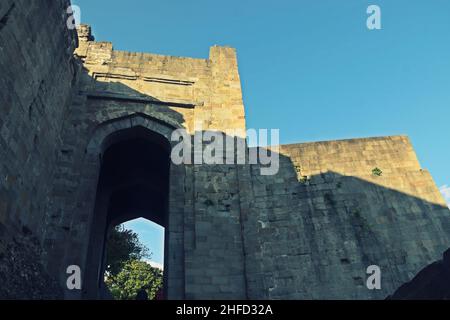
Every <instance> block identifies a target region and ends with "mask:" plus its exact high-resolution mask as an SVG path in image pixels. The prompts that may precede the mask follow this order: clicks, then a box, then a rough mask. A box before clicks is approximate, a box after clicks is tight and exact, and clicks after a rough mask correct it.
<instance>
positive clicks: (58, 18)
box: [0, 0, 450, 299]
mask: <svg viewBox="0 0 450 320" xmlns="http://www.w3.org/2000/svg"><path fill="white" fill-rule="evenodd" d="M68 6H69V2H68V1H66V0H54V1H43V2H39V4H38V2H30V1H25V0H16V1H13V0H4V1H2V2H1V5H0V20H1V21H3V22H2V24H0V74H1V75H2V76H1V78H0V92H1V93H2V94H1V95H0V108H1V117H0V154H1V157H0V178H1V179H0V239H1V241H0V258H1V263H0V279H1V281H2V283H4V285H3V286H2V288H1V289H0V297H6V298H53V299H62V298H65V299H83V298H95V299H100V298H102V288H101V286H102V279H101V277H102V268H103V267H104V266H103V259H104V253H103V252H104V240H105V230H106V228H107V226H109V225H111V224H117V223H121V222H124V221H127V220H130V219H133V218H136V217H144V218H147V219H150V220H152V221H154V222H156V223H158V224H160V225H162V226H164V227H165V228H166V241H165V246H166V247H165V267H164V276H165V294H166V295H167V298H168V299H384V298H385V297H386V296H388V295H389V294H391V293H393V292H394V291H395V290H396V289H397V288H398V287H399V286H400V285H402V284H403V283H405V282H407V281H409V280H411V279H412V277H413V276H414V275H415V274H416V273H417V272H418V271H419V270H421V269H422V268H423V267H425V266H426V265H428V264H429V263H431V262H432V261H434V260H438V259H440V257H441V256H442V253H443V252H444V251H445V250H446V249H447V248H448V247H449V240H450V239H449V235H450V215H449V214H450V212H449V209H448V207H447V205H446V203H445V201H444V199H443V198H442V196H441V194H440V192H439V190H438V188H437V187H436V185H435V183H434V181H433V179H432V177H431V175H430V174H429V173H428V171H426V170H424V169H423V168H421V166H420V164H419V162H418V160H417V157H416V154H415V152H414V150H413V147H412V145H411V143H410V141H409V139H408V137H406V136H391V137H377V138H364V139H352V140H341V141H327V142H313V143H300V144H291V145H281V146H280V147H279V159H280V167H279V170H278V173H277V174H275V175H261V174H260V169H261V168H260V165H258V164H224V165H210V164H181V165H174V164H172V163H171V161H170V159H169V155H170V150H171V148H172V147H173V145H174V142H173V141H171V135H172V133H173V132H174V130H177V129H185V130H186V131H187V132H188V133H189V134H190V135H191V136H194V135H195V123H196V122H202V123H203V126H204V130H205V131H211V132H225V131H226V130H230V129H233V130H237V132H245V130H246V125H245V110H244V104H243V100H242V93H241V83H240V78H239V73H238V66H237V57H236V52H235V50H234V49H232V48H228V47H220V46H214V47H211V49H210V55H209V58H208V59H194V58H183V57H168V56H161V55H155V54H149V53H132V52H124V51H117V50H114V49H113V45H112V43H109V42H97V41H95V40H94V38H93V37H92V34H91V29H90V27H89V26H86V25H83V26H81V27H80V28H79V29H78V30H77V31H75V30H69V29H68V28H67V26H66V16H65V13H66V8H67V7H68ZM5 17H7V19H6V18H5ZM234 138H236V139H243V138H245V137H243V136H237V137H233V139H234ZM247 152H249V151H248V149H247ZM376 168H378V169H379V170H380V171H382V174H374V173H373V170H374V169H376ZM372 264H376V265H378V266H379V267H380V268H381V270H382V272H383V273H382V277H383V282H382V287H381V289H380V290H368V289H367V287H366V286H365V278H366V276H367V275H366V268H367V267H368V266H370V265H372ZM69 265H79V266H80V267H81V270H82V273H83V288H82V290H68V289H67V287H66V286H65V283H66V278H67V274H66V268H67V266H69Z"/></svg>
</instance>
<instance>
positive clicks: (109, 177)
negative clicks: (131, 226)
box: [85, 128, 170, 299]
mask: <svg viewBox="0 0 450 320" xmlns="http://www.w3.org/2000/svg"><path fill="white" fill-rule="evenodd" d="M103 145H104V147H103V150H104V152H103V154H102V155H101V169H100V175H99V180H98V186H97V194H96V204H95V211H94V218H93V222H92V227H91V230H92V231H91V237H90V244H89V253H88V263H87V270H86V279H85V283H86V287H87V292H86V293H87V297H88V298H96V299H97V298H100V299H101V298H105V297H107V296H108V292H107V290H106V287H105V285H104V281H103V280H104V279H103V277H104V271H105V267H106V266H105V263H106V256H105V254H106V238H107V232H108V230H109V229H110V228H112V227H114V226H116V225H119V224H122V223H124V222H126V221H130V220H133V219H136V218H145V219H147V220H150V221H152V222H154V223H157V224H159V225H160V226H162V227H164V228H165V230H166V233H165V238H166V239H165V241H164V243H165V245H164V255H167V254H168V253H167V251H168V250H167V248H168V237H167V227H168V220H169V219H168V202H169V169H170V159H169V155H170V149H169V145H168V142H167V141H166V140H165V139H164V138H162V137H161V136H159V135H158V134H155V133H153V132H151V131H150V130H148V129H144V128H131V129H126V130H121V131H118V132H116V133H114V134H112V135H110V136H109V137H107V138H106V139H105V141H104V143H103ZM164 260H165V261H167V260H166V259H164ZM166 263H167V262H166ZM166 285H167V281H166V274H164V286H166ZM164 291H165V290H164Z"/></svg>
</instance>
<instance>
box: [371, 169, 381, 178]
mask: <svg viewBox="0 0 450 320" xmlns="http://www.w3.org/2000/svg"><path fill="white" fill-rule="evenodd" d="M372 174H373V175H374V176H377V177H381V175H382V174H383V171H381V169H380V168H374V169H373V170H372Z"/></svg>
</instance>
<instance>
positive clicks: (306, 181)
mask: <svg viewBox="0 0 450 320" xmlns="http://www.w3.org/2000/svg"><path fill="white" fill-rule="evenodd" d="M299 181H300V183H303V184H307V183H308V182H309V179H308V176H301V177H300V179H299Z"/></svg>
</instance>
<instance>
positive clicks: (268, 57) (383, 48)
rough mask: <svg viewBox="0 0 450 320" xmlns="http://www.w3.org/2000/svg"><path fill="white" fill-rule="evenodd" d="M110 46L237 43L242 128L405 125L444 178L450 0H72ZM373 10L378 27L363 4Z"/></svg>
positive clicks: (306, 135) (142, 48) (184, 50)
mask: <svg viewBox="0 0 450 320" xmlns="http://www.w3.org/2000/svg"><path fill="white" fill-rule="evenodd" d="M73 2H74V4H77V5H79V6H80V7H81V10H82V22H83V23H88V24H91V25H92V27H93V30H94V33H95V36H96V38H97V40H102V41H112V42H113V44H114V47H115V48H116V49H119V50H127V51H137V52H152V53H159V54H165V55H175V56H190V57H198V58H207V57H208V52H209V47H210V46H212V45H214V44H218V45H229V46H232V47H235V48H237V52H238V59H239V69H240V74H241V80H242V85H243V93H244V103H245V107H246V116H247V125H248V127H249V128H279V129H280V135H281V142H282V143H292V142H305V141H317V140H332V139H342V138H355V137H368V136H383V135H395V134H407V135H409V136H410V138H411V140H412V142H413V144H414V147H415V149H416V151H417V154H418V156H419V159H420V161H421V164H422V166H423V167H424V168H426V169H429V170H430V172H431V174H432V175H433V177H434V179H435V181H436V183H437V184H438V186H443V185H450V171H449V170H448V164H449V162H450V141H449V138H450V134H449V133H450V130H449V128H448V122H449V120H450V38H449V35H450V1H449V0H433V1H430V0H414V1H410V0H409V1H407V0H395V1H392V0H371V1H365V0H292V1H285V0H279V1H275V0H273V1H267V0H247V1H245V0H227V1H211V0H191V1H186V0H183V1H182V0H158V1H157V0H153V1H143V0H128V1H126V2H125V1H111V0H109V1H106V0H95V1H92V0H76V1H73ZM370 4H376V5H379V6H380V7H381V10H382V30H375V31H369V30H368V29H367V28H366V19H367V14H366V9H367V7H368V5H370Z"/></svg>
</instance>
